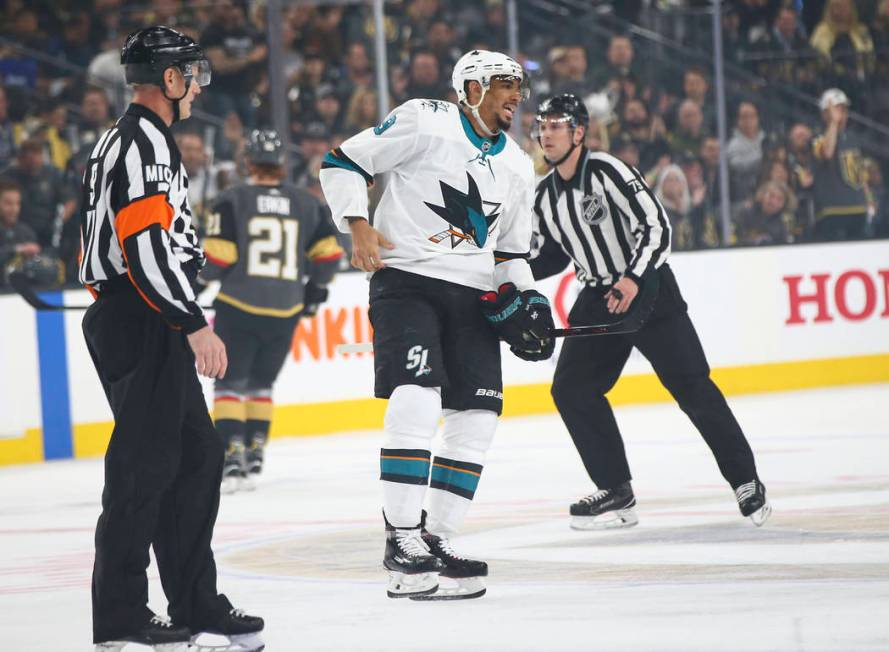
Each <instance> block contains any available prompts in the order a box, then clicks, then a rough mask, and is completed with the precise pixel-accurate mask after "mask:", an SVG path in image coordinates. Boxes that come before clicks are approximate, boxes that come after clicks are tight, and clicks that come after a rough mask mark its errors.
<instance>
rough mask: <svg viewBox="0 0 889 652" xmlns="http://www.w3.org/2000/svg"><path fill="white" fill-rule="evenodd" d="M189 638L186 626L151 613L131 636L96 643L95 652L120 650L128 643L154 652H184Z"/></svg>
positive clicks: (189, 633) (189, 632) (116, 651)
mask: <svg viewBox="0 0 889 652" xmlns="http://www.w3.org/2000/svg"><path fill="white" fill-rule="evenodd" d="M190 638H191V631H190V630H189V629H188V627H177V626H176V625H174V624H173V623H171V622H170V621H169V620H167V619H166V618H162V617H161V616H156V615H153V614H152V616H151V618H149V620H148V623H146V625H145V626H144V627H142V628H141V629H140V630H139V631H137V632H136V633H134V634H133V635H132V636H124V637H122V638H119V639H116V640H114V641H104V642H102V643H97V644H96V649H95V652H121V650H123V648H124V647H125V646H126V645H129V644H130V643H136V644H138V645H146V646H149V647H151V648H153V649H154V650H155V652H185V651H186V650H187V649H188V642H189V639H190Z"/></svg>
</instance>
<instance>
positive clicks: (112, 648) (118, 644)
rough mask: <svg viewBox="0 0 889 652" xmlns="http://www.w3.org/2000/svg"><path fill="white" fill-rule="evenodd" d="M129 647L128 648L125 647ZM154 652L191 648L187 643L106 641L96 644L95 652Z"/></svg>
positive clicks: (170, 651) (181, 650)
mask: <svg viewBox="0 0 889 652" xmlns="http://www.w3.org/2000/svg"><path fill="white" fill-rule="evenodd" d="M127 646H129V647H127ZM124 648H126V650H132V651H133V652H136V650H147V649H150V650H154V652H190V650H191V648H190V646H189V644H188V642H186V641H183V642H180V643H154V644H150V643H133V642H132V641H107V642H105V643H97V644H96V648H95V652H122V650H124Z"/></svg>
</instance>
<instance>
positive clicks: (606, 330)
mask: <svg viewBox="0 0 889 652" xmlns="http://www.w3.org/2000/svg"><path fill="white" fill-rule="evenodd" d="M640 327H641V324H639V323H637V321H636V320H635V319H633V320H630V319H629V318H626V319H621V320H618V321H614V322H611V323H608V324H587V325H585V326H569V327H568V328H554V329H552V330H551V331H550V335H552V336H553V337H590V336H592V335H616V334H620V333H634V332H636V331H637V330H639V328H640ZM334 350H335V351H336V352H337V353H339V354H344V353H371V352H372V351H373V350H374V345H373V342H352V343H348V344H337V345H336V347H335V349H334Z"/></svg>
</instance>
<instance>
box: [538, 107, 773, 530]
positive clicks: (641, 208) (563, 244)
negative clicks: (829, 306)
mask: <svg viewBox="0 0 889 652" xmlns="http://www.w3.org/2000/svg"><path fill="white" fill-rule="evenodd" d="M588 122H589V115H588V113H587V109H586V107H585V106H584V104H583V102H582V101H581V100H580V99H578V98H577V97H576V96H574V95H571V94H565V95H559V96H556V97H554V98H551V99H549V100H546V101H544V102H543V103H542V104H541V105H540V108H539V109H538V113H537V126H536V129H537V134H538V142H539V143H540V145H541V147H542V148H543V152H544V156H545V157H546V160H547V162H548V163H549V164H550V165H551V166H552V167H553V169H552V171H551V172H550V173H549V174H548V175H547V176H546V177H544V178H543V180H542V181H541V182H540V184H539V185H538V186H537V193H536V198H535V204H534V210H535V213H536V220H537V223H538V229H537V232H536V234H535V239H536V241H535V246H534V251H535V253H534V254H533V256H534V257H533V258H532V260H531V268H532V270H533V272H534V277H535V278H544V277H546V276H551V275H553V274H556V273H558V272H560V271H562V270H563V269H564V268H565V266H566V265H567V264H568V263H569V262H571V263H573V265H574V270H575V272H576V274H577V279H578V280H579V281H580V282H581V283H582V284H583V285H584V287H583V289H582V290H581V292H580V295H579V296H578V298H577V301H576V302H575V304H574V306H573V307H572V309H571V312H570V315H569V321H570V322H571V325H577V326H580V325H583V324H594V323H603V322H607V321H609V319H611V320H614V319H617V318H619V317H620V316H621V315H623V314H624V313H626V312H627V311H628V310H630V309H631V308H632V307H634V306H633V302H634V300H635V299H636V298H637V296H639V291H640V287H641V286H642V285H643V284H645V283H653V284H656V285H657V286H659V291H658V292H657V294H656V295H654V297H655V298H652V299H651V301H653V302H654V305H653V311H652V313H651V316H650V318H649V319H648V320H647V321H646V322H645V324H644V325H643V326H642V328H641V329H639V330H638V331H637V332H634V333H630V334H625V335H617V334H614V335H605V336H598V337H579V338H569V339H566V340H565V342H564V344H563V346H562V351H561V354H560V355H559V361H558V365H557V367H556V372H555V376H554V378H553V386H552V395H553V398H554V400H555V403H556V406H557V407H558V410H559V413H560V414H561V416H562V419H563V420H564V422H565V425H566V426H567V428H568V431H569V432H570V434H571V437H572V439H573V440H574V445H575V446H576V447H577V450H578V452H579V453H580V457H581V459H582V460H583V463H584V466H585V467H586V470H587V473H588V474H589V476H590V478H591V479H592V481H593V482H594V483H595V485H596V487H597V488H598V491H596V492H594V493H592V494H590V495H589V496H585V497H583V498H581V499H580V500H579V501H578V502H577V503H575V504H573V505H571V510H570V511H571V515H572V517H573V518H572V526H573V527H575V528H578V529H600V528H617V527H630V526H632V525H635V524H636V523H637V522H638V519H637V517H636V515H635V513H634V511H633V507H634V505H635V504H636V500H635V496H634V495H633V489H632V487H631V486H630V479H631V476H630V469H629V465H628V463H627V457H626V453H625V452H624V445H623V441H622V439H621V435H620V432H619V430H618V427H617V422H616V421H615V418H614V413H613V411H612V409H611V406H610V405H609V403H608V399H607V398H606V397H605V394H606V393H607V392H608V391H609V390H610V389H611V388H612V387H613V386H614V384H615V383H616V382H617V379H618V377H619V376H620V374H621V370H622V369H623V367H624V365H625V364H626V362H627V359H628V358H629V356H630V352H631V351H632V349H633V347H636V348H637V349H639V351H640V352H641V353H642V354H643V355H644V356H645V357H646V358H647V359H648V361H649V362H650V363H651V365H652V367H654V370H655V372H656V373H657V375H658V378H659V379H660V380H661V382H662V383H663V384H664V386H665V387H666V388H667V389H668V390H669V391H670V393H671V394H672V395H673V398H675V399H676V401H677V403H679V407H680V408H682V410H683V411H684V412H685V413H686V414H687V415H688V416H689V418H690V419H691V421H692V423H693V424H694V425H695V427H696V428H697V429H698V431H699V432H700V433H701V435H702V436H703V438H704V440H705V441H706V442H707V445H708V446H709V447H710V450H711V451H712V452H713V455H714V457H715V458H716V462H717V464H718V465H719V470H720V471H721V472H722V475H723V477H724V478H725V479H726V480H727V481H728V483H729V484H730V485H731V487H732V489H734V490H735V495H736V498H737V500H738V506H739V508H740V510H741V513H742V514H743V515H744V516H750V517H751V519H752V520H753V522H754V523H756V524H757V525H761V524H762V523H763V522H764V521H765V519H766V518H767V517H768V515H769V512H770V507H769V506H768V503H767V501H766V497H765V487H764V486H763V485H762V483H761V482H760V481H759V477H758V476H757V473H756V464H755V462H754V459H753V452H752V451H751V450H750V445H749V444H748V443H747V439H746V438H745V437H744V433H743V432H742V431H741V428H740V426H739V425H738V422H737V421H736V420H735V417H734V415H733V414H732V412H731V410H730V409H729V407H728V405H727V404H726V401H725V398H724V397H723V395H722V392H720V390H719V388H718V387H717V386H716V385H715V384H714V383H713V381H712V380H711V379H710V367H709V365H708V364H707V359H706V358H705V356H704V351H703V350H702V348H701V343H700V341H699V340H698V336H697V333H695V329H694V326H693V325H692V323H691V321H690V320H689V317H688V313H687V309H686V304H685V301H684V300H683V299H682V295H681V294H680V292H679V287H678V286H677V284H676V279H675V277H674V276H673V272H672V271H671V270H670V266H669V265H668V264H667V257H668V256H669V254H670V222H669V218H668V217H667V214H666V211H665V210H664V207H663V206H662V205H661V203H660V201H658V199H657V198H656V197H655V196H654V194H653V193H652V192H651V190H650V189H649V188H648V186H647V185H646V183H645V181H644V180H643V178H642V176H641V175H640V174H639V172H638V171H637V170H635V169H633V168H631V167H628V166H627V165H625V164H623V163H622V162H621V161H619V160H618V159H616V158H615V157H613V156H611V155H609V154H606V153H603V152H590V151H587V150H586V149H585V148H584V147H583V145H582V143H583V140H584V136H585V134H586V128H587V125H588ZM655 277H656V278H655ZM651 294H652V293H644V294H643V295H641V296H639V300H640V301H645V300H648V295H651ZM636 307H637V308H641V306H636Z"/></svg>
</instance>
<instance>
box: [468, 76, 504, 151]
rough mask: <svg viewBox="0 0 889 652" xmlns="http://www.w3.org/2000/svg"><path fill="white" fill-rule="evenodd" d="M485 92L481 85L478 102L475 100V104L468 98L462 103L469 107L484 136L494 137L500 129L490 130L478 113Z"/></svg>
mask: <svg viewBox="0 0 889 652" xmlns="http://www.w3.org/2000/svg"><path fill="white" fill-rule="evenodd" d="M486 92H487V91H486V90H485V87H484V86H482V96H481V97H480V98H478V102H476V103H475V105H472V104H470V103H469V100H465V101H464V102H463V104H465V105H466V107H467V108H468V109H469V112H470V113H472V117H473V118H475V121H476V122H477V123H478V128H479V129H481V130H482V132H484V134H485V136H487V137H488V138H494V136H496V135H497V134H499V133H500V130H499V129H498V130H496V131H491V129H489V128H488V125H486V124H485V121H484V120H482V117H481V115H479V112H478V108H479V107H480V106H481V105H482V100H484V99H485V93H486Z"/></svg>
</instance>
